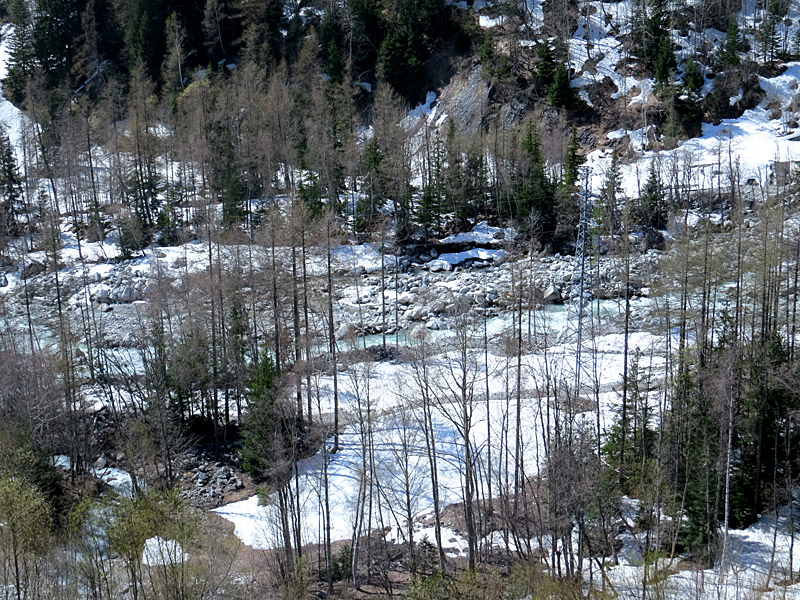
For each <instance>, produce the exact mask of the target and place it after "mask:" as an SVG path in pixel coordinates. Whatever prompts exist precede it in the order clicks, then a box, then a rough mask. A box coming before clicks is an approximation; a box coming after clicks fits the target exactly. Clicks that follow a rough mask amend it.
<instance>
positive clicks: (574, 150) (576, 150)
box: [564, 125, 586, 187]
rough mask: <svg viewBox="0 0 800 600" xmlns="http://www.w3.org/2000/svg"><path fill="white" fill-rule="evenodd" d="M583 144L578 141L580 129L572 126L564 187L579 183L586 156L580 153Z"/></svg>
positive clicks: (565, 166) (565, 164)
mask: <svg viewBox="0 0 800 600" xmlns="http://www.w3.org/2000/svg"><path fill="white" fill-rule="evenodd" d="M580 149H581V145H580V142H578V131H577V130H576V129H575V126H574V125H573V126H572V131H571V132H570V135H569V144H568V145H567V158H566V160H565V161H564V187H573V186H574V185H575V184H576V183H578V178H579V175H580V173H579V169H580V166H581V165H582V164H583V163H585V162H586V158H585V157H584V156H583V155H582V154H581V153H580Z"/></svg>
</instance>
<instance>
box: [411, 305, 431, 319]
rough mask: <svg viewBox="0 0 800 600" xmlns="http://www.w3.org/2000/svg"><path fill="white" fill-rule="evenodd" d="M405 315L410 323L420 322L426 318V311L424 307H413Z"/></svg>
mask: <svg viewBox="0 0 800 600" xmlns="http://www.w3.org/2000/svg"><path fill="white" fill-rule="evenodd" d="M407 314H408V318H409V319H411V320H412V321H420V320H422V319H424V318H425V317H427V316H428V309H427V307H425V306H415V307H414V308H412V309H410V310H409V311H408V313H407Z"/></svg>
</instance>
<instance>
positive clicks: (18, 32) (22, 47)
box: [3, 0, 37, 106]
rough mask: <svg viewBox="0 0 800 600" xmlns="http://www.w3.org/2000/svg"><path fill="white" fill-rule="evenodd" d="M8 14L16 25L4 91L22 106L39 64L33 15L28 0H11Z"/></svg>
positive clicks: (10, 47) (15, 102)
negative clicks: (34, 40) (35, 48)
mask: <svg viewBox="0 0 800 600" xmlns="http://www.w3.org/2000/svg"><path fill="white" fill-rule="evenodd" d="M8 14H9V19H10V21H11V23H12V24H13V25H14V33H13V35H12V36H11V42H10V44H9V49H10V56H9V63H8V77H7V78H6V80H5V81H4V82H3V91H4V92H5V95H6V96H7V97H8V98H9V100H11V101H12V102H13V103H14V104H16V105H17V106H21V105H22V103H23V101H24V99H25V94H26V87H27V85H28V81H29V80H30V78H31V76H32V75H33V73H34V71H35V68H36V65H37V62H36V53H35V51H34V47H33V16H32V15H31V12H30V9H29V8H28V2H27V1H26V0H11V2H10V3H9V6H8Z"/></svg>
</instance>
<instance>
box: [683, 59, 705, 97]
mask: <svg viewBox="0 0 800 600" xmlns="http://www.w3.org/2000/svg"><path fill="white" fill-rule="evenodd" d="M704 82H705V79H704V78H703V73H702V71H700V65H698V64H697V62H696V61H695V60H694V57H691V56H690V57H689V60H688V61H686V73H685V74H684V76H683V86H684V88H685V90H686V93H687V94H688V95H689V96H690V98H691V99H694V100H696V99H698V98H699V97H700V92H701V90H702V89H703V83H704Z"/></svg>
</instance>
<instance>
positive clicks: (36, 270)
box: [22, 260, 46, 279]
mask: <svg viewBox="0 0 800 600" xmlns="http://www.w3.org/2000/svg"><path fill="white" fill-rule="evenodd" d="M45 268H46V267H45V266H44V265H43V264H42V263H40V262H36V261H35V260H34V261H32V262H30V263H28V265H27V266H26V267H25V268H24V269H22V276H23V277H25V278H26V279H27V278H28V277H36V276H37V275H39V274H40V273H43V272H44V270H45Z"/></svg>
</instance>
